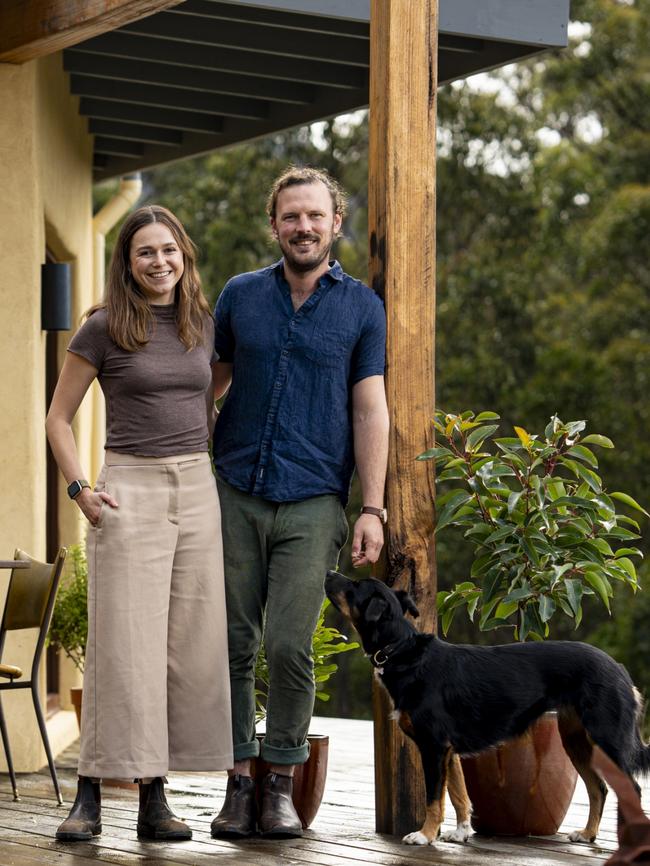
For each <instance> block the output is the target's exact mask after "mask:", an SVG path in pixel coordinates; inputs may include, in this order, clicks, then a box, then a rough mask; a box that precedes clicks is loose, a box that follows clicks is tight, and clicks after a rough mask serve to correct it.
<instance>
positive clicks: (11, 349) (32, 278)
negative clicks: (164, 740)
mask: <svg viewBox="0 0 650 866" xmlns="http://www.w3.org/2000/svg"><path fill="white" fill-rule="evenodd" d="M91 166H92V139H91V137H90V136H89V135H88V134H87V131H86V121H85V120H83V119H82V118H81V117H80V116H79V112H78V99H77V98H75V97H71V96H70V94H69V84H68V76H67V75H66V73H64V71H63V66H62V58H61V55H60V54H54V55H51V56H49V57H45V58H41V59H39V60H34V61H31V62H30V63H26V64H24V65H22V66H15V65H10V64H0V221H1V225H2V231H0V260H1V261H2V268H1V269H0V443H1V447H0V490H1V491H2V496H0V558H2V559H5V558H12V557H13V551H14V548H15V547H22V548H23V549H25V550H27V551H28V552H29V553H31V554H32V555H33V556H36V557H38V558H41V559H44V558H45V499H46V497H45V493H46V478H45V455H46V451H45V429H44V423H45V392H44V389H45V333H44V332H42V331H41V321H40V308H41V289H40V279H41V277H40V269H41V264H42V263H43V262H44V254H45V247H46V245H47V246H48V247H49V248H50V249H51V251H52V252H53V253H54V255H55V257H56V258H57V259H58V260H60V261H70V262H72V273H73V299H74V301H73V319H74V321H73V328H74V327H76V323H77V322H78V319H79V316H80V315H81V313H82V311H83V310H84V309H85V308H86V307H87V306H89V305H90V303H91V291H92V262H91V256H92V238H91V219H92V200H91V187H92V172H91ZM70 336H71V334H70V333H63V334H61V335H60V337H59V356H60V362H62V360H63V355H64V353H65V346H67V343H68V341H69V339H70ZM89 409H90V406H89V401H88V402H87V403H85V404H84V406H83V407H82V409H81V411H80V413H79V417H78V420H77V422H76V435H77V440H78V442H79V446H80V456H81V459H82V465H87V464H88V463H89V455H90V451H91V442H90V412H89ZM61 487H63V484H61ZM64 497H65V490H62V491H61V497H60V500H61V504H60V515H61V520H60V528H61V541H62V543H64V544H70V543H73V542H75V541H78V540H79V539H80V538H81V537H82V533H83V525H82V522H81V520H80V518H79V514H78V509H76V507H75V506H74V504H73V503H71V502H69V501H68V500H67V498H64ZM7 580H8V572H6V571H5V572H0V598H1V599H4V594H5V590H6V585H7ZM10 637H14V636H10ZM30 645H31V644H30V641H29V640H28V639H27V638H26V637H24V636H23V637H20V638H19V639H18V640H12V641H10V642H8V645H7V648H6V651H5V653H4V660H6V661H8V662H11V663H13V664H18V665H19V666H23V667H24V666H26V665H27V663H28V660H29V658H30V657H31V656H30V653H29V652H28V647H29V646H30ZM44 691H45V690H44V679H43V689H42V694H43V696H44ZM3 705H4V707H5V712H6V716H7V724H8V728H9V736H10V740H11V744H12V752H13V755H14V764H15V766H16V770H18V771H31V770H35V769H38V768H39V767H41V766H42V765H43V764H44V763H45V756H44V752H43V750H42V747H41V745H40V738H39V736H38V729H37V726H36V721H35V719H34V713H33V710H32V707H31V700H30V697H29V694H28V692H16V693H12V694H6V693H5V696H4V698H3ZM0 766H1V764H0Z"/></svg>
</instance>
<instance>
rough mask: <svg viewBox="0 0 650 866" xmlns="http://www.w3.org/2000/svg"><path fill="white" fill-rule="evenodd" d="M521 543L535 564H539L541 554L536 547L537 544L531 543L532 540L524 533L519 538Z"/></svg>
mask: <svg viewBox="0 0 650 866" xmlns="http://www.w3.org/2000/svg"><path fill="white" fill-rule="evenodd" d="M519 545H520V547H521V548H522V550H523V551H524V553H525V554H526V556H527V557H528V558H529V559H530V560H532V562H533V563H534V564H535V565H539V554H538V552H537V550H536V549H535V545H534V544H532V543H531V541H530V540H529V539H528V538H526V536H525V535H522V536H521V538H520V539H519Z"/></svg>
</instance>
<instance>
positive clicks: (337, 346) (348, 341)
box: [299, 329, 357, 367]
mask: <svg viewBox="0 0 650 866" xmlns="http://www.w3.org/2000/svg"><path fill="white" fill-rule="evenodd" d="M356 341H357V336H356V334H355V333H353V332H352V331H348V330H345V329H337V330H333V329H327V330H314V331H312V333H311V335H310V336H309V338H308V340H307V341H306V342H305V343H304V344H303V346H302V347H300V348H299V352H300V353H301V354H303V355H304V357H305V358H306V359H307V360H309V361H311V362H312V363H316V364H318V365H319V366H321V367H341V365H347V364H348V363H349V361H350V358H351V357H352V352H353V350H354V347H355V345H356Z"/></svg>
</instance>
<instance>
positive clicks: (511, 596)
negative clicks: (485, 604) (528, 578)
mask: <svg viewBox="0 0 650 866" xmlns="http://www.w3.org/2000/svg"><path fill="white" fill-rule="evenodd" d="M531 595H532V592H531V589H530V587H529V586H520V587H519V588H518V589H515V590H513V591H512V592H509V593H508V595H506V597H505V598H504V599H503V602H502V603H503V604H505V603H510V602H512V601H514V602H518V601H521V600H522V599H524V598H530V597H531Z"/></svg>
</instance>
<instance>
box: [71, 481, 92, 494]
mask: <svg viewBox="0 0 650 866" xmlns="http://www.w3.org/2000/svg"><path fill="white" fill-rule="evenodd" d="M84 487H90V484H88V482H87V481H86V480H85V479H84V478H80V479H79V480H78V481H73V482H72V484H69V485H68V496H69V497H70V499H76V498H77V496H79V494H80V493H81V491H82V490H83V489H84Z"/></svg>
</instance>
